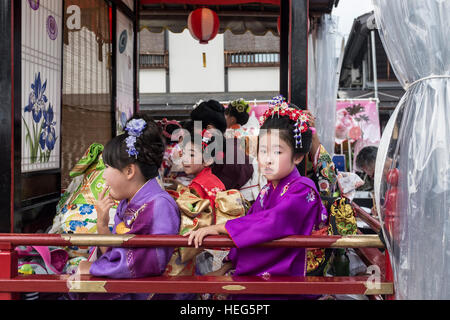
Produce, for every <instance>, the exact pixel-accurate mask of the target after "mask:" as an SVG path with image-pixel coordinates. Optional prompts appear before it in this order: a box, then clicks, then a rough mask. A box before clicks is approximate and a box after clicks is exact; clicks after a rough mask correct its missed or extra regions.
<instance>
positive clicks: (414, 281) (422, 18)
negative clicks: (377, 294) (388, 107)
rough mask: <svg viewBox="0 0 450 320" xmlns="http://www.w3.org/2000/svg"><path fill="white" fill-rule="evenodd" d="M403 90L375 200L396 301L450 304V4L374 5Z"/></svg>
mask: <svg viewBox="0 0 450 320" xmlns="http://www.w3.org/2000/svg"><path fill="white" fill-rule="evenodd" d="M373 3H374V6H375V18H376V22H377V26H378V28H379V33H380V37H381V40H382V42H383V45H384V48H385V51H386V53H387V55H388V58H389V61H390V62H391V64H392V67H393V69H394V71H395V74H396V76H397V78H398V79H399V81H400V82H401V84H402V85H403V87H404V88H405V90H406V93H405V95H404V96H403V98H402V99H401V101H400V103H399V105H398V106H397V108H396V110H395V112H394V113H393V115H392V116H391V119H390V120H389V122H388V124H387V126H386V128H385V130H384V133H383V137H382V139H381V142H380V147H379V150H378V155H377V163H376V169H375V196H376V201H377V208H378V213H379V217H380V221H381V224H382V228H383V233H384V236H385V238H386V240H387V245H388V250H389V253H390V256H391V259H392V261H391V263H392V267H393V271H394V284H395V295H396V298H397V299H450V267H449V266H450V41H449V39H450V27H449V25H448V17H449V15H450V1H448V0H447V1H443V0H427V1H422V0H396V1H392V0H374V1H373Z"/></svg>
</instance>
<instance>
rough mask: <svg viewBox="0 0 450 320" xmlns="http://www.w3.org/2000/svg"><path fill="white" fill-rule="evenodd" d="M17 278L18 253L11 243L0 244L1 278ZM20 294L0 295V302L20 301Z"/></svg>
mask: <svg viewBox="0 0 450 320" xmlns="http://www.w3.org/2000/svg"><path fill="white" fill-rule="evenodd" d="M16 276H17V253H16V251H15V250H14V247H13V246H12V245H11V244H10V243H4V242H0V278H2V279H13V278H15V277H16ZM18 299H19V294H18V293H0V300H18Z"/></svg>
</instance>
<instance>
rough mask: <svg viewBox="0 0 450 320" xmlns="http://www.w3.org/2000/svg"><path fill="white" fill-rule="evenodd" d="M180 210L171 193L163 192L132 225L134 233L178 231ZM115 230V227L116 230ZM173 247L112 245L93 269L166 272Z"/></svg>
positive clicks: (130, 274)
mask: <svg viewBox="0 0 450 320" xmlns="http://www.w3.org/2000/svg"><path fill="white" fill-rule="evenodd" d="M179 221H180V218H179V211H178V208H177V207H176V204H175V202H174V201H173V199H171V198H170V196H168V195H167V197H166V196H165V195H162V196H160V197H157V198H156V199H154V200H153V201H151V202H149V203H147V206H146V208H145V209H144V210H142V212H140V213H139V215H138V217H137V218H136V220H135V221H134V223H133V224H132V226H131V230H130V231H129V232H128V233H130V234H142V235H145V234H174V235H175V234H178V229H179ZM114 230H115V229H114ZM172 250H173V249H172V248H109V249H108V251H106V252H105V254H103V255H102V256H101V257H100V258H99V259H98V260H97V261H95V262H94V263H93V264H92V265H91V268H90V270H89V271H90V273H91V274H92V275H94V276H104V277H109V278H141V277H146V276H152V275H160V274H162V273H163V272H164V270H165V268H166V265H167V263H168V261H169V259H170V256H171V254H172Z"/></svg>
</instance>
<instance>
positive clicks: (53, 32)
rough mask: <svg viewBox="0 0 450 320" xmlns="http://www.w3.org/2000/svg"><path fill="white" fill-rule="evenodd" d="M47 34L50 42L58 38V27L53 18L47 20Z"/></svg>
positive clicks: (49, 17)
mask: <svg viewBox="0 0 450 320" xmlns="http://www.w3.org/2000/svg"><path fill="white" fill-rule="evenodd" d="M47 34H48V36H49V37H50V39H51V40H55V39H56V38H57V37H58V25H57V24H56V20H55V18H54V17H53V16H48V18H47Z"/></svg>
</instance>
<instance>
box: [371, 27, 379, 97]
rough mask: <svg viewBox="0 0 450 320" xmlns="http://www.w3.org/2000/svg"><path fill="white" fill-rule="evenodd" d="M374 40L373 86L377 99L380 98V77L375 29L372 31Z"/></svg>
mask: <svg viewBox="0 0 450 320" xmlns="http://www.w3.org/2000/svg"><path fill="white" fill-rule="evenodd" d="M370 37H371V40H372V66H373V87H374V90H375V99H378V77H377V56H376V48H375V30H372V31H370Z"/></svg>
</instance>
